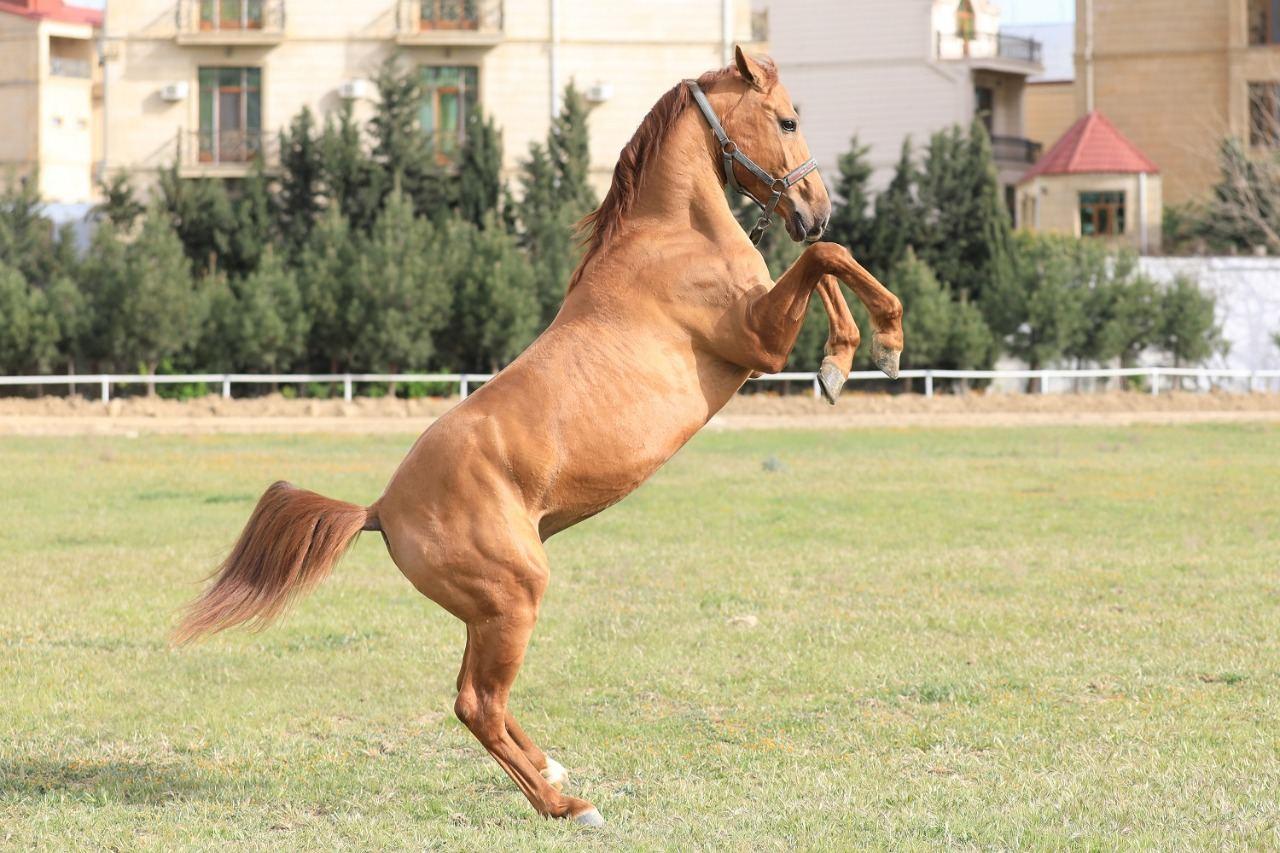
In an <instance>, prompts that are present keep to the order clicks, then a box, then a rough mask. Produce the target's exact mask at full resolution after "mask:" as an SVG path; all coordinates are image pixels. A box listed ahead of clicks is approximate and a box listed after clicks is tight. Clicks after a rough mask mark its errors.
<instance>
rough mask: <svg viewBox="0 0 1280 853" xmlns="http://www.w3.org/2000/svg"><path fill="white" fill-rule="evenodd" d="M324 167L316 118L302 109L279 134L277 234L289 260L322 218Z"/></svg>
mask: <svg viewBox="0 0 1280 853" xmlns="http://www.w3.org/2000/svg"><path fill="white" fill-rule="evenodd" d="M323 182H324V163H323V158H322V156H321V146H320V137H319V134H318V133H317V131H316V123H315V117H314V116H313V115H312V114H311V108H310V107H303V108H302V109H301V110H300V111H299V112H298V114H297V115H296V116H294V118H293V121H292V122H290V124H289V127H288V129H287V130H283V131H281V132H280V190H279V212H278V222H279V224H278V230H279V232H280V235H281V236H282V237H283V239H284V245H285V246H286V248H287V250H288V252H289V254H290V257H293V258H296V257H297V256H298V255H299V254H300V253H301V252H302V247H303V246H304V245H305V244H306V242H307V237H308V235H309V234H310V233H311V229H312V228H313V227H314V226H315V224H316V220H318V219H319V218H320V211H321V209H322V202H323V197H322V195H321V192H322V189H323Z"/></svg>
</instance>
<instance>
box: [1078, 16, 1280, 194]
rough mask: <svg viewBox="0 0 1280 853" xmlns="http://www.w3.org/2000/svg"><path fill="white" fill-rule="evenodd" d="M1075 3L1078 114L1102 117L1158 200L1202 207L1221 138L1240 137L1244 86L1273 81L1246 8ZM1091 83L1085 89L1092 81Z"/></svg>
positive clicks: (1276, 69) (1279, 60)
mask: <svg viewBox="0 0 1280 853" xmlns="http://www.w3.org/2000/svg"><path fill="white" fill-rule="evenodd" d="M1091 2H1092V6H1093V14H1094V25H1093V32H1094V47H1093V63H1092V69H1090V68H1089V67H1088V64H1087V63H1086V51H1087V31H1086V27H1087V6H1088V5H1089V0H1077V14H1076V46H1077V55H1076V67H1077V70H1078V72H1079V73H1078V74H1077V80H1078V81H1079V83H1080V85H1079V86H1078V87H1077V93H1076V97H1077V114H1080V115H1082V114H1084V112H1085V111H1087V109H1088V108H1089V98H1090V90H1091V89H1092V92H1093V104H1092V105H1093V106H1094V107H1095V108H1096V109H1100V110H1101V111H1102V112H1103V113H1105V114H1106V115H1107V117H1108V118H1110V119H1111V120H1112V121H1113V122H1114V123H1115V125H1116V126H1117V127H1118V128H1119V129H1120V131H1121V132H1122V133H1124V134H1125V136H1127V137H1128V138H1129V139H1131V140H1132V141H1133V142H1134V144H1136V145H1137V146H1138V148H1139V149H1141V150H1142V151H1143V152H1144V153H1146V154H1147V155H1148V156H1149V157H1150V158H1151V159H1152V160H1154V161H1155V163H1156V165H1158V166H1159V167H1160V169H1161V171H1162V172H1163V174H1164V178H1165V193H1166V198H1167V200H1168V201H1169V202H1170V203H1174V204H1176V203H1181V202H1185V201H1189V200H1192V199H1197V198H1202V197H1203V196H1204V195H1205V194H1206V193H1208V192H1209V190H1210V188H1211V187H1212V186H1213V184H1214V183H1215V182H1216V181H1217V177H1218V167H1217V152H1218V147H1219V144H1220V143H1221V141H1222V140H1223V139H1224V138H1225V137H1227V136H1239V137H1247V136H1248V127H1249V113H1248V83H1249V82H1250V81H1261V80H1280V48H1276V47H1249V46H1248V44H1247V29H1246V27H1247V20H1246V16H1245V10H1246V3H1247V0H1183V2H1181V3H1178V4H1177V6H1176V13H1175V12H1174V11H1172V10H1171V7H1170V5H1169V4H1168V3H1167V2H1161V0H1091ZM1091 75H1092V86H1090V76H1091Z"/></svg>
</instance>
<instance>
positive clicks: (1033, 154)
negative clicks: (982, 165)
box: [991, 136, 1044, 165]
mask: <svg viewBox="0 0 1280 853" xmlns="http://www.w3.org/2000/svg"><path fill="white" fill-rule="evenodd" d="M1043 150H1044V146H1043V145H1041V144H1040V143H1039V142H1033V141H1031V140H1030V139H1023V138H1022V137H1021V136H993V137H991V154H992V156H993V157H995V159H996V160H998V161H1000V162H1004V163H1026V164H1028V165H1030V164H1032V163H1034V162H1036V161H1037V160H1039V159H1040V152H1041V151H1043Z"/></svg>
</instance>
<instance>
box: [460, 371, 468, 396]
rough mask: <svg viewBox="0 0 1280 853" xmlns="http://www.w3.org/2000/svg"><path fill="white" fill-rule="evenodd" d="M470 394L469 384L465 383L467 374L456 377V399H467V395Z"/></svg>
mask: <svg viewBox="0 0 1280 853" xmlns="http://www.w3.org/2000/svg"><path fill="white" fill-rule="evenodd" d="M469 393H471V383H470V382H468V381H467V374H465V373H462V374H459V375H458V398H459V399H461V400H465V399H467V394H469Z"/></svg>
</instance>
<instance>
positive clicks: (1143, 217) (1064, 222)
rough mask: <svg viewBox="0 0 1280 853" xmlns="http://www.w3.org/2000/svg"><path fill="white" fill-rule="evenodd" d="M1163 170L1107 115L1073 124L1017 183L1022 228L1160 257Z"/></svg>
mask: <svg viewBox="0 0 1280 853" xmlns="http://www.w3.org/2000/svg"><path fill="white" fill-rule="evenodd" d="M1163 209H1164V200H1163V192H1162V183H1161V177H1160V170H1159V169H1158V168H1157V167H1156V164H1155V163H1152V162H1151V160H1149V159H1148V158H1147V157H1146V155H1144V154H1143V153H1142V152H1141V151H1139V150H1138V148H1137V147H1136V146H1135V145H1134V144H1133V143H1132V142H1130V141H1129V140H1128V139H1125V137H1124V135H1123V134H1121V133H1120V131H1118V130H1117V129H1116V127H1115V125H1113V124H1112V123H1111V122H1110V121H1108V120H1107V117H1106V116H1104V115H1103V114H1102V113H1099V112H1092V113H1089V114H1088V115H1087V116H1084V117H1083V118H1081V119H1079V120H1078V121H1077V122H1076V123H1075V124H1073V125H1072V126H1071V127H1070V128H1069V129H1068V130H1067V132H1066V133H1065V134H1064V135H1063V136H1062V138H1061V139H1059V140H1058V141H1057V142H1056V143H1055V144H1054V145H1053V147H1052V148H1050V149H1049V151H1048V153H1046V154H1045V155H1044V157H1043V158H1041V160H1040V162H1038V163H1036V166H1035V168H1034V169H1032V170H1031V171H1030V172H1028V173H1027V175H1026V176H1025V177H1024V178H1023V179H1022V181H1021V183H1020V184H1019V185H1018V220H1019V223H1020V225H1021V227H1022V228H1025V229H1027V230H1029V231H1040V232H1046V233H1050V234H1066V235H1069V236H1072V237H1083V238H1087V239H1093V240H1101V241H1105V242H1107V243H1109V244H1112V245H1115V246H1127V247H1129V248H1132V249H1135V250H1137V251H1139V252H1141V253H1142V254H1151V253H1158V252H1159V251H1160V236H1161V234H1160V232H1161V222H1162V221H1163V220H1162V216H1163Z"/></svg>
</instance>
